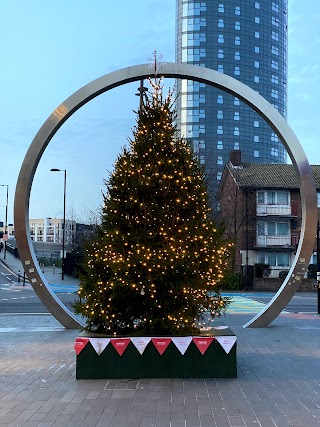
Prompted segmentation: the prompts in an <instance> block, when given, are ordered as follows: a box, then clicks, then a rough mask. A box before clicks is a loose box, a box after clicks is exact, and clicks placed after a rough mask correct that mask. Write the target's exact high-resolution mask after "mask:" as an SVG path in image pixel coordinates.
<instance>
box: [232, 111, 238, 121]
mask: <svg viewBox="0 0 320 427" xmlns="http://www.w3.org/2000/svg"><path fill="white" fill-rule="evenodd" d="M233 120H240V113H239V111H235V112H234V116H233Z"/></svg>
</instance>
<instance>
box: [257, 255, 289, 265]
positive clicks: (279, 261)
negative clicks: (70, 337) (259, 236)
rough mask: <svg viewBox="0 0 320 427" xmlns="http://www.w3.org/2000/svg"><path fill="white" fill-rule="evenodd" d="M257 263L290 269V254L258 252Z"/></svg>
mask: <svg viewBox="0 0 320 427" xmlns="http://www.w3.org/2000/svg"><path fill="white" fill-rule="evenodd" d="M256 261H257V263H259V264H269V265H270V266H271V267H289V265H290V264H289V262H290V256H289V253H288V252H257V258H256Z"/></svg>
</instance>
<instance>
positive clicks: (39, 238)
mask: <svg viewBox="0 0 320 427" xmlns="http://www.w3.org/2000/svg"><path fill="white" fill-rule="evenodd" d="M29 227H30V235H31V240H33V241H34V242H45V243H62V239H63V219H61V218H41V219H30V220H29ZM75 232H76V222H75V221H72V220H69V219H67V220H66V230H65V244H66V245H71V244H72V243H73V239H74V236H75Z"/></svg>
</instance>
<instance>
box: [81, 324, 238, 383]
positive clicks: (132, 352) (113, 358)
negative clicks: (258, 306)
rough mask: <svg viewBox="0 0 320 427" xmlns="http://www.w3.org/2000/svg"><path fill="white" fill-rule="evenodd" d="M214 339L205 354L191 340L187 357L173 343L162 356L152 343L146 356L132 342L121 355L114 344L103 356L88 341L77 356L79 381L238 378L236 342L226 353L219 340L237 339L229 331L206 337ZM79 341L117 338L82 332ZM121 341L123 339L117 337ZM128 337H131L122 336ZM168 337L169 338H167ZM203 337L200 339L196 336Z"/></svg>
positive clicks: (220, 331) (213, 332)
mask: <svg viewBox="0 0 320 427" xmlns="http://www.w3.org/2000/svg"><path fill="white" fill-rule="evenodd" d="M208 336H209V337H213V338H214V339H213V341H212V342H211V344H210V345H209V347H208V348H207V350H206V351H205V353H204V354H201V352H200V351H199V349H198V347H197V346H196V344H195V343H194V341H193V340H192V341H191V343H190V345H189V346H188V348H187V350H186V351H185V353H184V354H181V352H180V351H179V349H178V348H177V347H176V345H175V344H174V343H173V342H172V341H171V342H170V343H169V345H168V347H167V348H166V350H165V351H164V353H163V354H162V355H160V353H159V352H158V350H157V348H156V347H155V345H154V344H153V342H152V341H150V342H149V344H148V345H147V347H146V348H145V350H144V352H143V354H140V352H139V351H138V350H137V348H136V347H135V345H134V344H133V343H132V342H131V341H130V342H129V344H128V346H127V347H126V349H125V351H124V353H123V354H122V356H120V355H119V354H118V352H117V350H116V349H115V348H114V346H113V345H112V344H111V342H110V343H109V344H108V345H107V347H106V348H105V349H104V350H103V352H102V353H101V354H100V356H99V355H98V354H97V352H96V351H95V349H94V347H93V346H92V345H91V343H90V342H88V343H87V344H86V345H85V346H84V348H83V349H82V350H81V352H80V353H79V354H78V355H77V356H76V358H77V360H76V377H77V379H113V378H117V379H124V378H125V379H135V378H236V377H237V359H236V350H237V343H236V342H235V343H234V344H233V347H232V348H231V350H230V352H229V353H227V352H226V351H225V350H224V348H223V347H222V345H221V344H220V343H219V342H218V341H217V339H216V338H217V337H221V339H222V337H234V338H233V339H235V335H234V334H233V332H232V331H231V330H230V329H229V328H228V329H222V330H215V329H211V330H210V331H206V334H203V338H205V337H208ZM79 337H80V338H114V337H109V336H106V335H105V336H102V335H97V334H88V333H87V332H83V333H81V334H80V335H79ZM117 338H120V337H117ZM121 338H128V337H121ZM166 338H167V337H166ZM195 338H201V337H195Z"/></svg>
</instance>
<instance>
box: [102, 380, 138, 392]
mask: <svg viewBox="0 0 320 427" xmlns="http://www.w3.org/2000/svg"><path fill="white" fill-rule="evenodd" d="M139 384H140V381H139V380H109V381H108V382H107V384H106V385H105V386H104V388H103V389H104V390H137V389H138V387H139Z"/></svg>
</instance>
